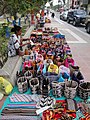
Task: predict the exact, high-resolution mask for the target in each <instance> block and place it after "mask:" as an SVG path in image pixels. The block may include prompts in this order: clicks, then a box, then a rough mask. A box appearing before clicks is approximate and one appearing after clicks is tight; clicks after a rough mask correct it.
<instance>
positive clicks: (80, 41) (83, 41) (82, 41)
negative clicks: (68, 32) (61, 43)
mask: <svg viewBox="0 0 90 120" xmlns="http://www.w3.org/2000/svg"><path fill="white" fill-rule="evenodd" d="M55 20H56V21H57V22H59V23H60V24H64V25H65V24H66V25H68V26H70V27H72V28H74V29H76V30H77V31H79V32H81V33H82V34H84V35H87V36H88V37H90V35H89V34H87V33H85V32H83V31H81V30H79V29H77V28H76V27H75V26H72V25H71V24H67V23H66V22H64V23H63V22H61V21H59V20H58V19H57V18H56V17H55ZM74 34H75V33H74ZM77 36H78V35H77ZM78 37H79V36H78ZM79 38H80V37H79ZM81 39H82V38H80V40H79V41H78V43H87V42H86V41H85V40H83V39H82V40H81ZM73 42H74V41H73ZM70 43H71V41H70ZM75 43H77V42H75Z"/></svg>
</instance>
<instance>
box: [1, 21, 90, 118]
mask: <svg viewBox="0 0 90 120" xmlns="http://www.w3.org/2000/svg"><path fill="white" fill-rule="evenodd" d="M39 24H40V23H39ZM30 37H31V41H32V42H33V44H32V45H28V46H27V51H28V52H26V55H24V56H22V65H21V67H20V71H17V73H16V80H17V83H16V86H14V88H13V91H12V92H11V94H10V95H9V96H8V98H7V99H6V101H5V103H4V105H3V107H2V110H1V118H2V119H5V118H8V119H12V117H13V119H15V118H20V119H24V118H25V116H26V117H27V116H28V119H30V120H32V119H33V120H41V119H42V120H90V101H89V97H90V83H89V82H84V78H83V76H82V73H81V71H80V68H79V66H77V65H76V64H75V61H74V59H73V56H72V53H71V49H70V47H69V45H68V44H67V42H66V39H65V35H62V34H60V33H59V32H58V29H57V28H50V27H48V28H46V27H44V24H43V25H41V26H39V27H38V28H37V29H35V30H33V31H32V33H31V36H30ZM32 116H34V117H33V118H32Z"/></svg>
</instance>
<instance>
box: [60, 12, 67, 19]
mask: <svg viewBox="0 0 90 120" xmlns="http://www.w3.org/2000/svg"><path fill="white" fill-rule="evenodd" d="M67 14H68V11H64V12H62V13H61V14H60V19H61V20H67Z"/></svg>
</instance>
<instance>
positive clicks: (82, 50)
mask: <svg viewBox="0 0 90 120" xmlns="http://www.w3.org/2000/svg"><path fill="white" fill-rule="evenodd" d="M51 20H52V23H51V26H52V27H58V29H59V31H60V33H62V34H64V35H65V37H66V40H67V42H68V43H69V45H70V48H71V51H72V54H73V58H74V60H75V62H76V65H78V66H80V70H81V71H82V73H83V75H84V78H85V81H90V79H89V77H90V35H89V34H87V33H86V32H85V31H82V30H80V29H78V28H77V27H74V26H73V25H71V24H68V23H67V22H64V21H62V20H60V19H59V17H57V15H56V17H55V18H54V19H53V18H52V19H51ZM47 26H49V25H47Z"/></svg>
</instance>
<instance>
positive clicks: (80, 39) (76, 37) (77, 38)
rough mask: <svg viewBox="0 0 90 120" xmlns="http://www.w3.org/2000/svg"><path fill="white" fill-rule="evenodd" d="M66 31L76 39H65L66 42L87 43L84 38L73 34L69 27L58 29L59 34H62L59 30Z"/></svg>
mask: <svg viewBox="0 0 90 120" xmlns="http://www.w3.org/2000/svg"><path fill="white" fill-rule="evenodd" d="M62 30H63V31H65V30H66V31H67V32H68V33H69V34H71V35H72V36H73V37H74V38H75V39H76V41H75V40H73V41H68V40H67V43H87V42H86V41H85V40H83V39H82V38H81V37H79V36H78V35H77V34H75V33H74V32H72V31H71V30H70V29H60V30H59V32H60V33H61V34H63V33H62V32H61V31H62Z"/></svg>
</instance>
